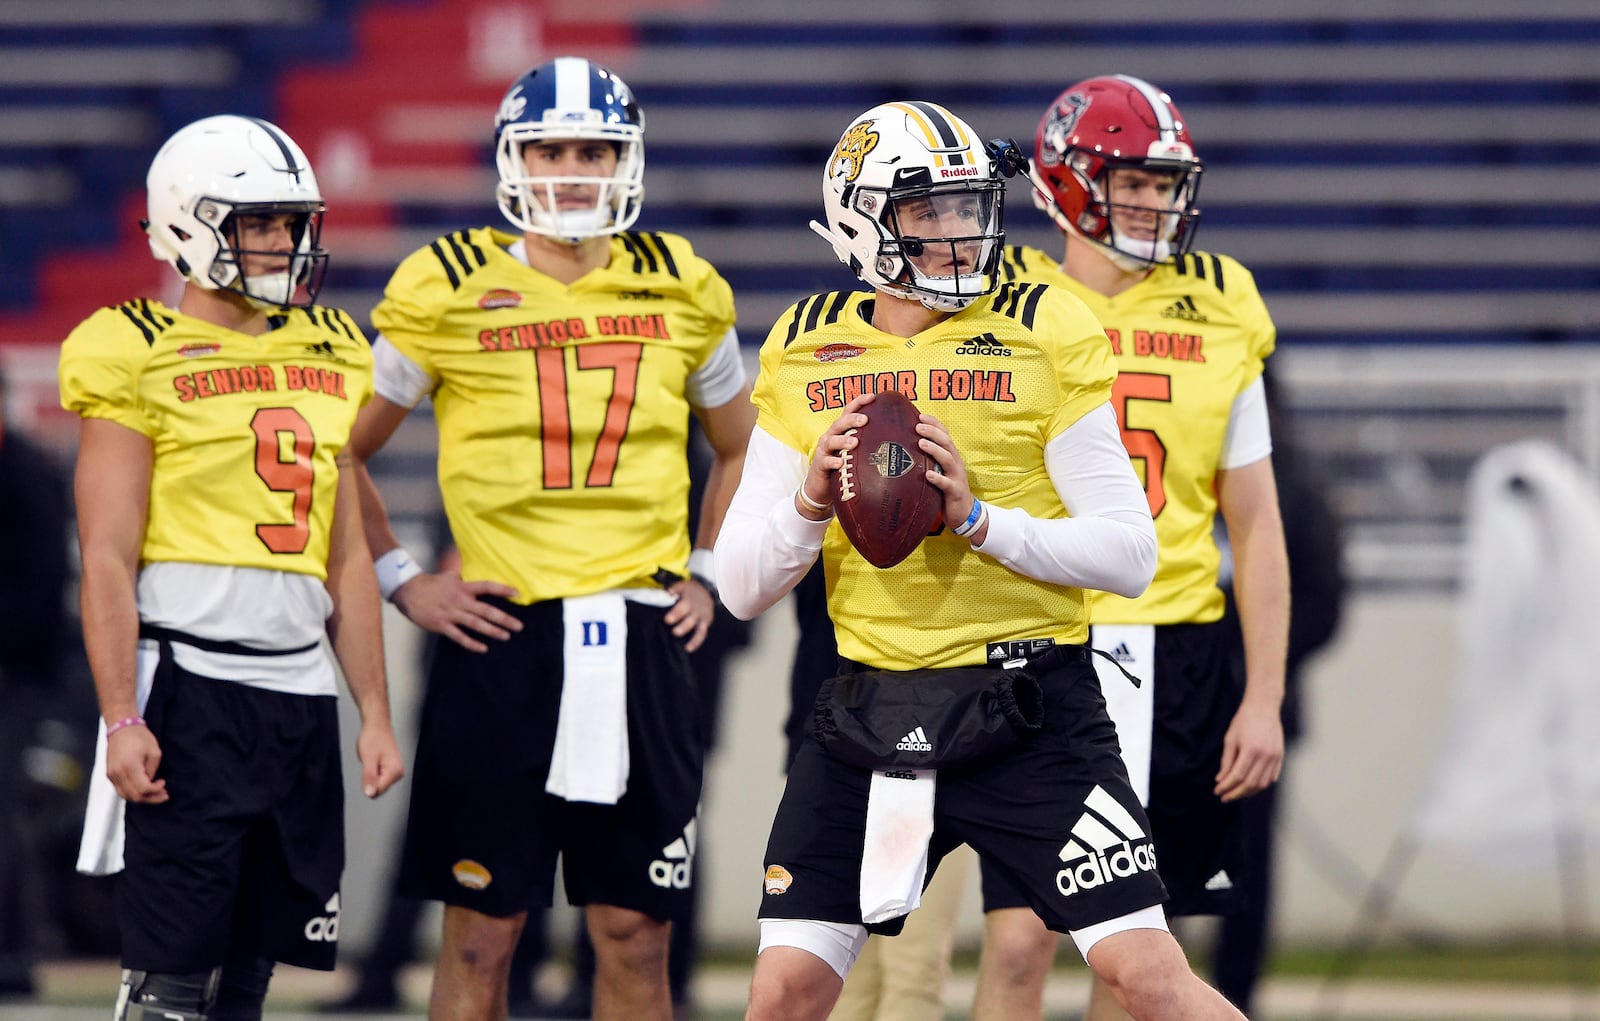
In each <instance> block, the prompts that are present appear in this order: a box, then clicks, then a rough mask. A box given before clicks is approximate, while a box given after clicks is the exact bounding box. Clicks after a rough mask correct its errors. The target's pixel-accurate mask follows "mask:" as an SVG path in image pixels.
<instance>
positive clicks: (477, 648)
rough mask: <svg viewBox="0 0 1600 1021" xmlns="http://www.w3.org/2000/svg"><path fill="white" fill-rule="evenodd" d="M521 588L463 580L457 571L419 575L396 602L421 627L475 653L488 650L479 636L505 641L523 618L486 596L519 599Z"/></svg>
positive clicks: (519, 627)
mask: <svg viewBox="0 0 1600 1021" xmlns="http://www.w3.org/2000/svg"><path fill="white" fill-rule="evenodd" d="M516 594H517V590H516V589H514V588H512V587H511V586H510V585H503V584H501V583H500V582H497V581H462V580H461V575H459V574H456V573H455V572H453V571H452V572H447V573H443V574H419V575H417V576H416V577H415V578H412V579H411V580H410V581H408V582H406V583H405V584H404V585H401V586H400V587H399V588H398V589H396V590H395V593H394V605H395V606H397V607H399V609H400V612H401V613H403V614H405V615H406V617H407V618H409V619H410V621H411V622H412V623H413V624H415V625H417V626H418V627H420V628H425V629H426V630H428V631H432V632H433V633H434V634H438V635H443V636H445V637H446V638H448V639H450V640H451V641H452V642H455V643H456V644H457V645H459V646H461V647H462V648H463V649H468V650H470V651H472V652H488V651H489V646H488V645H486V644H484V643H483V642H481V641H479V640H478V638H477V637H476V636H477V635H482V636H484V637H485V638H493V639H495V640H496V641H502V642H503V641H505V640H506V639H507V638H510V637H511V633H512V632H513V631H521V630H522V621H520V620H518V619H517V618H515V617H513V616H512V615H511V614H509V613H507V612H505V611H504V610H502V609H500V608H499V607H497V606H494V605H491V604H489V603H486V602H484V601H483V599H482V597H483V596H500V597H502V598H504V599H512V598H515V596H516Z"/></svg>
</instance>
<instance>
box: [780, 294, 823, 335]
mask: <svg viewBox="0 0 1600 1021" xmlns="http://www.w3.org/2000/svg"><path fill="white" fill-rule="evenodd" d="M816 300H817V299H816V296H815V295H813V296H812V297H809V298H807V299H806V300H804V301H802V302H800V303H799V304H797V305H795V307H794V315H793V316H792V317H791V318H790V319H789V332H788V333H786V334H784V337H783V346H784V347H788V346H789V345H790V344H793V343H794V342H795V338H797V337H799V336H800V321H801V320H802V319H803V318H804V317H805V314H806V306H807V305H810V304H811V303H812V302H813V301H816Z"/></svg>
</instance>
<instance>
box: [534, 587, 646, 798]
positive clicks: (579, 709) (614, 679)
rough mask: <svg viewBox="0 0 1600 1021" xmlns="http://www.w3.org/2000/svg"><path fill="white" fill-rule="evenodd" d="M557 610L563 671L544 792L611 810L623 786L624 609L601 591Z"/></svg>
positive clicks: (618, 598)
mask: <svg viewBox="0 0 1600 1021" xmlns="http://www.w3.org/2000/svg"><path fill="white" fill-rule="evenodd" d="M562 607H563V618H562V619H563V630H564V633H565V654H564V655H565V664H566V666H565V675H564V676H563V677H562V679H561V716H560V718H559V719H558V720H557V721H556V743H555V750H554V751H553V752H552V753H551V755H550V776H549V778H548V779H547V780H546V781H545V785H544V789H545V790H546V791H549V792H550V793H551V794H554V795H556V796H557V797H560V798H564V799H566V800H567V801H589V802H594V803H596V804H600V805H614V804H616V803H617V800H618V799H619V798H621V797H622V795H623V793H624V792H626V791H627V789H628V675H627V669H628V664H627V648H628V606H627V603H626V602H625V601H624V600H623V598H622V595H621V594H620V593H617V592H602V593H600V594H598V595H593V596H580V597H578V598H576V599H565V600H562Z"/></svg>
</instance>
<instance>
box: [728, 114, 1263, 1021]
mask: <svg viewBox="0 0 1600 1021" xmlns="http://www.w3.org/2000/svg"><path fill="white" fill-rule="evenodd" d="M1026 163H1027V161H1026V160H1025V159H1024V158H1023V156H1022V154H1021V153H1020V151H1018V149H1017V147H1016V145H1015V144H1014V143H1011V142H1009V141H999V142H991V143H985V142H984V141H983V140H982V138H981V137H980V136H979V135H978V134H977V133H976V132H974V131H973V129H972V127H971V126H970V125H968V124H967V123H966V122H965V121H963V120H961V119H960V118H958V117H956V116H955V115H953V114H951V113H950V112H949V111H948V110H946V109H944V108H943V107H941V106H938V105H936V104H933V103H928V102H895V103H887V104H884V105H881V106H877V107H874V108H873V109H871V110H868V111H866V112H865V113H863V114H861V115H860V116H859V117H857V118H855V119H854V120H853V121H852V123H851V124H850V126H849V127H848V128H847V129H846V130H845V132H844V134H843V135H842V136H841V137H840V139H839V142H838V144H837V145H836V147H835V148H834V150H833V152H832V154H831V156H830V157H829V159H828V161H827V164H826V166H825V167H824V171H823V207H824V210H825V213H824V219H823V221H822V222H819V223H813V224H812V226H813V228H814V229H815V230H816V231H817V232H818V233H819V234H821V235H822V236H823V237H824V238H825V239H826V240H828V241H829V242H830V244H831V245H832V246H833V249H834V253H835V255H836V256H837V257H838V258H839V259H840V261H841V262H843V263H844V264H845V265H847V266H849V267H850V268H851V269H852V270H853V271H854V272H855V273H856V275H857V276H858V277H859V278H860V279H861V280H862V281H864V282H865V283H866V284H867V285H868V286H869V287H870V288H871V290H870V291H868V292H866V293H861V292H855V293H831V294H818V295H813V296H812V297H809V298H806V299H804V300H802V301H801V302H799V303H798V304H796V305H795V306H794V307H793V308H791V309H790V310H789V311H788V312H786V313H785V314H784V315H783V317H782V318H781V319H780V320H779V321H778V323H777V324H776V325H775V326H774V327H773V329H772V332H771V334H770V335H769V336H768V338H767V341H766V343H765V345H763V347H762V350H761V361H760V371H759V374H758V376H757V382H756V387H755V403H756V407H757V424H756V429H755V431H754V433H753V435H752V436H751V439H750V448H749V453H748V457H747V459H746V464H745V472H744V476H743V478H742V479H741V481H740V483H739V488H738V491H737V492H736V493H735V495H734V499H733V503H732V504H731V505H730V507H729V510H728V518H727V521H726V522H725V523H724V527H723V531H722V536H721V538H720V540H719V542H718V544H717V561H716V562H717V568H718V572H719V580H720V582H721V587H722V593H723V598H724V600H725V602H726V603H727V605H728V607H729V609H731V610H732V611H733V612H734V613H735V614H736V615H739V616H741V617H750V616H754V615H755V614H758V613H760V612H761V611H763V610H765V609H767V608H768V607H770V606H772V605H773V604H774V603H775V602H777V601H778V600H779V599H781V598H782V597H783V596H784V595H785V594H786V593H787V592H788V591H789V590H790V589H791V588H792V587H793V586H794V585H795V584H796V582H797V581H798V580H799V579H800V578H801V576H803V575H804V574H805V573H806V571H807V570H808V568H809V567H810V565H811V564H812V562H813V561H815V560H816V559H817V557H818V556H819V555H820V557H821V559H822V563H823V566H824V570H825V575H826V585H827V590H828V611H829V615H830V617H831V618H832V620H833V622H834V627H835V632H836V636H837V638H838V648H839V655H840V657H841V659H842V660H843V661H844V663H843V664H842V666H843V667H844V668H845V669H847V670H848V671H849V673H848V675H847V677H841V678H839V679H838V680H839V682H840V683H842V684H844V686H845V688H848V689H851V690H855V691H865V690H868V689H869V688H873V689H881V690H883V691H884V692H886V694H884V695H883V697H882V704H883V705H884V706H885V709H886V712H887V715H889V716H890V717H891V718H893V719H896V720H899V719H900V718H901V717H903V716H907V715H910V716H912V717H914V718H915V719H917V721H918V724H919V725H918V726H917V727H916V728H915V731H916V734H917V738H916V741H915V744H916V745H917V747H918V748H922V749H923V751H924V752H926V753H928V754H930V755H937V754H938V753H939V750H940V749H941V748H943V747H945V746H946V742H947V739H949V738H953V739H954V740H950V741H949V742H948V745H949V746H950V747H953V748H959V747H963V746H966V745H967V741H968V739H975V738H976V735H975V734H974V733H972V730H971V729H970V728H969V727H967V726H965V725H964V724H963V723H962V722H961V721H962V720H965V719H967V718H969V717H968V716H967V715H966V714H959V715H957V716H956V717H955V718H954V719H950V717H948V716H946V719H949V720H950V729H949V730H948V731H945V730H940V729H939V728H938V727H937V726H936V725H935V723H936V720H937V719H938V718H939V717H940V715H941V713H940V709H941V704H940V703H938V702H935V700H933V699H931V698H929V699H926V700H924V699H923V698H921V697H919V696H918V695H917V694H916V693H917V692H920V691H926V690H929V689H938V690H940V691H941V692H942V691H944V690H962V691H966V692H967V695H966V696H965V697H966V698H969V699H970V698H972V697H973V692H974V691H976V692H978V693H979V694H977V696H976V697H977V702H976V705H977V706H979V707H981V706H983V705H986V704H988V702H986V700H985V699H984V697H983V694H982V693H983V692H987V691H988V690H989V688H988V687H987V686H988V685H991V684H998V685H1006V684H1010V683H1013V680H1014V679H1015V678H1017V677H1019V676H1020V677H1024V678H1032V679H1034V680H1036V681H1037V683H1038V685H1039V688H1040V690H1041V691H1042V702H1043V717H1044V724H1043V726H1042V729H1041V730H1040V731H1039V732H1038V733H1037V734H1036V735H1035V736H1033V737H1032V738H1031V739H1024V740H1022V741H1019V742H1017V743H1015V744H1009V745H1007V744H1005V742H1001V745H1002V746H1001V747H990V748H985V749H984V750H983V751H982V752H981V753H979V754H978V755H977V757H974V758H967V757H957V758H953V759H950V760H948V762H947V763H939V764H938V766H937V767H935V768H913V769H906V768H901V767H900V765H899V762H900V760H899V759H898V758H895V757H894V756H895V753H894V752H890V751H875V752H873V753H871V754H869V755H868V756H867V757H866V758H861V757H859V751H860V749H859V748H858V749H857V750H856V751H854V752H849V753H848V754H846V750H845V749H844V748H843V747H842V743H841V742H840V741H838V740H837V735H829V734H827V733H826V728H824V727H821V726H818V727H815V728H813V733H812V735H810V736H809V737H807V738H806V739H805V740H804V741H803V743H802V744H801V746H800V748H799V751H798V753H797V754H796V756H795V760H794V762H793V764H792V766H791V769H790V771H789V779H788V784H787V786H786V788H785V790H784V794H783V798H782V800H781V802H780V804H779V807H778V812H777V817H776V819H775V820H774V822H773V826H772V832H771V836H770V838H769V841H768V845H767V852H766V875H765V879H764V895H763V897H762V903H761V908H760V916H761V920H760V930H761V944H760V951H759V955H758V957H757V960H756V966H755V975H754V980H753V984H752V988H751V1000H750V1008H749V1013H748V1015H747V1016H748V1017H749V1018H751V1019H761V1021H766V1019H774V1018H783V1019H807V1018H813V1019H820V1018H823V1017H826V1016H827V1015H828V1013H829V1011H830V1009H831V1008H832V1006H833V1005H834V1002H835V1000H836V999H837V997H838V995H839V992H840V989H841V987H842V985H843V982H844V978H845V975H846V974H847V973H848V971H849V970H850V967H851V965H852V963H853V962H854V960H855V958H856V956H857V954H858V953H859V951H860V950H861V947H862V945H863V943H864V941H865V940H866V939H867V935H868V932H869V931H872V932H879V933H887V934H893V933H895V932H898V931H899V929H900V927H901V926H902V925H903V924H904V918H905V915H906V914H907V913H908V912H909V911H910V910H912V909H913V908H915V906H916V904H917V902H918V898H919V896H920V892H921V887H922V882H923V879H924V877H925V876H926V875H927V874H928V872H930V871H931V870H932V869H935V868H937V867H938V863H939V861H940V859H941V858H942V857H943V856H944V855H945V854H946V853H947V852H949V851H950V850H952V849H953V848H954V847H956V846H958V845H960V844H962V843H968V844H971V845H972V847H973V848H974V849H975V850H976V851H977V852H978V856H979V859H980V860H985V861H990V862H992V863H994V864H995V865H997V866H998V867H999V868H1001V869H1003V870H1004V871H1005V873H1006V874H1008V875H1010V876H1012V877H1014V878H1015V880H1016V881H1017V882H1018V883H1019V884H1020V885H1021V886H1022V888H1023V889H1024V890H1025V891H1026V898H1027V901H1028V903H1029V905H1030V906H1031V907H1033V909H1034V910H1035V911H1037V912H1039V913H1040V914H1041V915H1042V916H1044V917H1047V918H1048V919H1049V921H1050V925H1051V926H1052V927H1053V928H1055V929H1057V930H1059V931H1063V932H1070V933H1071V934H1072V935H1073V938H1074V940H1075V941H1076V942H1077V944H1078V946H1079V948H1080V950H1081V951H1082V953H1083V954H1084V956H1085V959H1086V960H1087V961H1088V963H1089V965H1090V967H1091V968H1093V969H1094V970H1095V971H1096V973H1097V974H1100V975H1102V976H1104V977H1105V978H1106V980H1107V981H1108V982H1109V983H1110V984H1111V987H1112V988H1113V989H1114V990H1115V991H1116V994H1117V996H1118V997H1119V999H1121V1001H1122V1002H1123V1003H1125V1004H1126V1005H1127V1006H1128V1009H1129V1010H1130V1011H1131V1012H1132V1013H1133V1014H1134V1015H1135V1016H1136V1017H1140V1018H1173V1019H1177V1018H1184V1019H1188V1021H1192V1019H1196V1018H1239V1017H1241V1015H1240V1014H1239V1013H1238V1012H1237V1011H1235V1010H1233V1009H1232V1008H1231V1007H1230V1006H1229V1005H1228V1004H1227V1002H1226V1001H1225V1000H1223V999H1222V998H1221V997H1220V996H1219V995H1218V994H1217V993H1216V992H1215V990H1213V989H1211V988H1210V987H1209V986H1207V985H1206V984H1205V983H1204V982H1203V981H1202V980H1201V979H1199V978H1198V977H1197V976H1195V975H1194V973H1193V972H1191V971H1190V970H1189V967H1188V964H1187V962H1186V961H1185V960H1184V956H1183V952H1182V951H1181V950H1180V949H1179V947H1178V944H1177V942H1176V941H1175V940H1173V938H1172V936H1171V934H1170V933H1169V932H1168V931H1167V924H1166V919H1165V917H1164V916H1163V914H1162V910H1161V902H1162V900H1163V899H1164V897H1165V893H1164V890H1163V888H1162V885H1161V880H1160V878H1159V877H1158V875H1157V873H1156V871H1155V861H1154V857H1153V854H1152V853H1151V850H1150V847H1149V840H1148V835H1147V824H1146V823H1145V821H1144V818H1143V812H1142V810H1141V809H1140V807H1139V803H1138V799H1137V797H1136V796H1135V795H1134V793H1133V789H1132V787H1131V786H1130V785H1129V783H1128V779H1127V774H1126V771H1125V770H1124V768H1123V766H1122V761H1121V759H1120V757H1119V756H1118V754H1117V744H1116V733H1115V730H1114V728H1113V726H1112V723H1111V721H1110V719H1109V717H1107V716H1106V713H1105V710H1104V707H1103V704H1102V702H1101V698H1100V694H1099V689H1098V685H1097V684H1096V683H1095V678H1094V673H1093V670H1092V668H1091V667H1090V665H1089V662H1088V659H1089V654H1088V651H1087V646H1086V644H1085V643H1086V642H1087V639H1088V614H1087V595H1086V590H1088V589H1105V590H1109V591H1113V592H1117V593H1120V594H1121V595H1123V596H1127V597H1132V596H1136V595H1138V594H1139V593H1140V592H1142V591H1143V590H1144V588H1145V586H1146V585H1147V584H1148V583H1149V580H1150V576H1151V573H1152V571H1153V570H1154V568H1155V559H1156V548H1155V533H1154V530H1153V528H1152V527H1151V522H1150V511H1149V508H1148V506H1147V505H1146V503H1145V501H1144V498H1143V494H1142V493H1141V491H1140V488H1139V481H1138V478H1137V476H1136V475H1135V474H1134V472H1133V470H1132V467H1131V465H1130V464H1129V462H1128V457H1127V453H1126V451H1124V450H1123V448H1122V444H1121V442H1120V440H1119V438H1118V435H1117V427H1116V419H1115V416H1114V415H1113V414H1112V410H1111V405H1110V400H1111V393H1112V381H1113V378H1114V376H1115V372H1114V368H1113V365H1112V358H1111V351H1110V348H1109V347H1108V345H1107V344H1106V338H1105V334H1104V333H1103V332H1102V331H1101V330H1100V327H1099V325H1098V324H1097V323H1096V322H1095V320H1094V318H1093V316H1091V315H1090V314H1089V312H1088V310H1087V309H1086V308H1085V307H1084V305H1083V303H1082V302H1081V301H1079V300H1077V299H1076V298H1073V297H1072V296H1071V295H1070V294H1068V293H1067V292H1065V291H1062V290H1059V289H1054V288H1049V287H1045V286H1043V285H1040V284H1031V283H1013V284H1004V285H1002V284H1001V283H1000V281H999V278H998V269H999V259H1000V255H1001V247H1002V245H1003V242H1004V232H1003V229H1002V212H1003V208H1004V194H1005V179H1006V177H1008V176H1011V175H1013V174H1016V173H1018V172H1021V171H1022V170H1024V168H1025V167H1026ZM979 338H981V342H978V341H979ZM884 386H892V387H894V388H895V389H897V390H899V391H900V392H901V393H902V394H904V395H905V396H906V397H908V398H910V399H911V400H912V401H913V403H915V404H917V405H918V406H919V408H920V409H921V411H922V414H921V420H920V423H919V424H918V425H917V433H918V435H919V436H920V437H921V439H920V440H919V445H920V446H921V448H922V450H924V451H925V452H927V453H928V454H929V455H930V456H931V457H933V458H934V460H936V461H937V462H938V464H939V466H940V468H941V469H942V470H941V471H932V470H930V471H928V472H927V473H926V475H927V478H928V481H929V482H930V483H931V484H932V485H934V486H936V487H937V488H938V489H939V490H940V491H941V493H942V494H943V501H944V522H945V524H943V525H941V526H939V527H937V528H936V529H935V530H934V532H933V534H931V535H929V536H927V537H926V538H925V539H924V540H923V541H922V543H921V545H920V546H919V547H918V548H917V549H916V550H915V551H914V552H913V553H912V554H911V555H910V556H909V557H908V558H907V559H905V560H903V561H901V562H900V563H899V564H897V565H895V566H894V567H891V568H887V569H878V568H875V567H873V566H872V565H871V564H869V563H868V562H867V561H866V560H865V559H863V558H862V557H861V555H860V554H859V553H857V552H856V551H855V550H854V549H853V548H852V547H851V546H850V543H849V541H848V540H847V539H846V538H845V536H844V535H843V533H842V531H841V530H840V529H839V528H838V527H836V523H835V522H834V520H833V518H834V508H833V485H832V482H831V478H830V476H831V473H833V472H835V471H837V470H838V468H839V466H840V463H841V457H840V455H841V452H843V451H848V450H850V449H852V448H853V447H854V446H855V445H856V442H857V441H856V437H855V436H854V435H853V434H852V430H853V429H855V428H858V427H859V426H861V425H863V424H864V423H865V422H866V421H867V420H868V418H869V416H871V414H872V410H873V398H874V395H875V393H876V391H877V389H878V388H879V387H884ZM957 668H964V669H957ZM986 668H987V669H986ZM1013 670H1015V671H1021V673H1020V674H1013V673H1011V671H1013ZM1016 683H1022V682H1021V681H1016ZM902 685H903V686H905V687H904V688H901V687H900V686H902ZM968 685H975V686H976V687H975V688H969V687H967V686H968ZM947 686H948V687H947ZM829 687H833V688H834V689H835V690H840V689H839V688H838V686H837V685H829V684H825V685H824V689H825V690H824V694H823V695H822V696H819V703H826V702H827V700H828V695H827V689H828V688H829ZM897 691H905V692H910V693H912V694H909V695H907V694H895V692H897ZM900 707H903V708H904V711H903V712H902V711H901V710H900ZM890 710H892V711H890ZM924 711H925V712H926V722H927V724H928V726H927V729H926V730H924V729H923V728H922V727H921V726H920V723H921V722H922V716H921V715H919V714H921V713H923V712H924ZM869 722H870V721H869ZM895 729H898V725H897V726H896V728H895ZM907 729H911V728H907ZM900 733H905V731H903V730H902V731H900ZM894 736H895V735H894V734H893V733H892V732H891V734H890V736H889V738H888V741H889V744H890V746H891V747H893V742H894ZM825 740H826V742H827V744H826V747H825V745H824V741H825ZM902 743H905V742H902ZM919 754H920V753H919ZM891 760H892V764H891ZM868 761H870V762H872V763H878V764H880V768H872V767H869V766H868V765H866V764H864V763H865V762H868ZM930 761H934V762H938V760H937V759H932V760H930ZM935 789H936V790H937V799H935V798H934V791H935Z"/></svg>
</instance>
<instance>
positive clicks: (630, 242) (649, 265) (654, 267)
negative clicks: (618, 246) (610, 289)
mask: <svg viewBox="0 0 1600 1021" xmlns="http://www.w3.org/2000/svg"><path fill="white" fill-rule="evenodd" d="M619 236H620V237H621V238H622V247H624V248H626V249H627V250H628V254H630V255H632V256H633V271H634V273H636V274H640V273H645V272H650V273H655V272H658V271H659V270H660V269H661V267H660V265H659V264H658V263H657V261H656V253H655V252H653V251H652V250H651V248H650V246H649V245H647V244H645V241H644V235H642V234H638V233H635V232H633V231H627V232H625V233H623V234H621V235H619Z"/></svg>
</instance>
